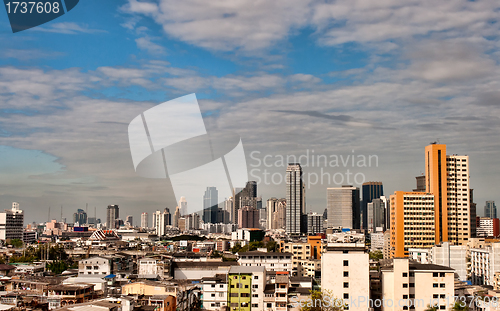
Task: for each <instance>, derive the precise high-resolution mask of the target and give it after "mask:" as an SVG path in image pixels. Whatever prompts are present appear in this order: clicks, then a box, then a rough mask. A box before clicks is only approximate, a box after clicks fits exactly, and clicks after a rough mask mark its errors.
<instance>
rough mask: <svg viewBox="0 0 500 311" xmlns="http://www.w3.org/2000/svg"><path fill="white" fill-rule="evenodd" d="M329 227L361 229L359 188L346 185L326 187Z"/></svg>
mask: <svg viewBox="0 0 500 311" xmlns="http://www.w3.org/2000/svg"><path fill="white" fill-rule="evenodd" d="M326 196H327V208H328V221H327V224H328V228H334V227H343V228H350V229H360V225H361V215H360V206H359V205H360V202H359V188H357V187H353V186H351V185H344V186H342V187H340V188H328V189H326Z"/></svg>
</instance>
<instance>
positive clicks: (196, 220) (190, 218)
mask: <svg viewBox="0 0 500 311" xmlns="http://www.w3.org/2000/svg"><path fill="white" fill-rule="evenodd" d="M185 219H186V223H185V226H186V230H198V229H200V215H198V214H196V213H194V214H189V215H186V216H185Z"/></svg>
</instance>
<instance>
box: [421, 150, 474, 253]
mask: <svg viewBox="0 0 500 311" xmlns="http://www.w3.org/2000/svg"><path fill="white" fill-rule="evenodd" d="M468 162H469V157H468V156H459V155H451V156H450V155H449V156H447V155H446V145H443V144H437V143H432V144H430V145H429V146H426V147H425V172H426V173H425V189H426V192H428V193H432V194H434V195H435V206H434V208H435V213H436V216H435V220H436V237H435V238H436V240H435V243H436V244H439V243H440V242H451V243H452V244H465V243H467V241H468V240H469V238H470V236H471V225H470V222H471V219H470V198H469V196H470V188H469V165H468Z"/></svg>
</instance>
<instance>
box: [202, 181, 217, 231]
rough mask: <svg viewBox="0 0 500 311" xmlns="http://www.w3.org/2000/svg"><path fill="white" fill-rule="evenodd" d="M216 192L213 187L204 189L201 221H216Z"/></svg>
mask: <svg viewBox="0 0 500 311" xmlns="http://www.w3.org/2000/svg"><path fill="white" fill-rule="evenodd" d="M218 193H219V192H218V191H217V188H215V187H207V190H206V191H205V195H204V196H203V221H204V222H205V223H213V224H214V223H217V209H218V207H219V198H218V195H219V194H218Z"/></svg>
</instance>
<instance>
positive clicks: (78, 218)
mask: <svg viewBox="0 0 500 311" xmlns="http://www.w3.org/2000/svg"><path fill="white" fill-rule="evenodd" d="M86 223H87V213H85V211H84V210H82V209H81V208H79V209H77V210H76V213H74V214H73V224H78V225H79V226H83V225H85V224H86Z"/></svg>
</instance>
